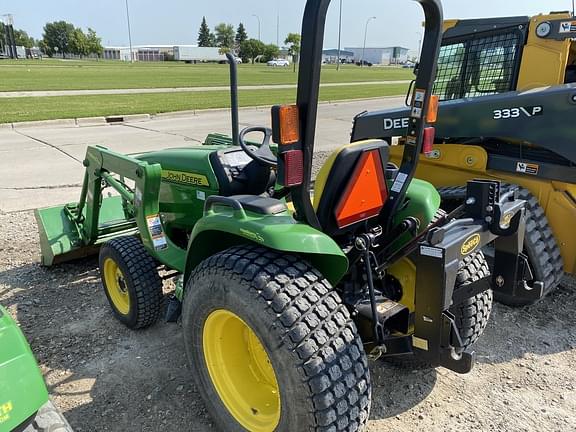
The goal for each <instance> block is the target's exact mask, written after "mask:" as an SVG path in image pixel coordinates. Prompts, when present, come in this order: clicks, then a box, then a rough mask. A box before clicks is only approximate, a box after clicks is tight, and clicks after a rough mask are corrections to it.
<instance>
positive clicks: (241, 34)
mask: <svg viewBox="0 0 576 432" xmlns="http://www.w3.org/2000/svg"><path fill="white" fill-rule="evenodd" d="M246 40H248V33H246V28H245V27H244V24H242V23H240V24H238V29H237V30H236V38H235V42H236V48H237V49H240V46H241V45H242V42H244V41H246Z"/></svg>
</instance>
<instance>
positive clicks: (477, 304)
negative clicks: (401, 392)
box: [386, 251, 494, 369]
mask: <svg viewBox="0 0 576 432" xmlns="http://www.w3.org/2000/svg"><path fill="white" fill-rule="evenodd" d="M485 277H490V269H489V268H488V262H487V261H486V258H485V257H484V254H483V253H482V252H481V251H477V252H474V253H472V254H470V255H468V256H466V257H465V258H464V259H463V260H462V261H460V264H459V270H458V274H457V275H456V286H455V288H454V290H455V291H458V289H459V288H462V287H464V286H466V285H469V284H471V283H472V282H475V281H477V280H480V279H483V278H485ZM493 300H494V298H493V294H492V290H491V289H489V290H486V291H484V292H481V293H479V294H476V295H475V296H473V297H469V298H467V299H465V300H463V301H461V302H460V303H457V304H453V305H452V306H451V307H450V309H449V310H450V312H451V313H452V314H453V315H454V319H455V321H456V327H457V328H458V330H459V333H460V337H461V338H462V342H463V344H464V347H463V348H461V350H464V349H466V348H468V347H470V346H472V345H474V344H475V343H476V341H477V340H478V339H479V338H480V336H481V335H482V333H484V329H486V326H487V325H488V321H489V319H490V313H491V312H492V304H493ZM386 360H387V361H388V362H389V363H392V364H394V365H395V366H397V367H400V368H402V369H428V368H431V367H433V366H432V365H430V364H429V363H426V362H424V361H422V360H419V359H418V356H417V355H406V356H404V355H403V356H397V357H389V358H386Z"/></svg>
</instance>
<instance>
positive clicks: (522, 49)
mask: <svg viewBox="0 0 576 432" xmlns="http://www.w3.org/2000/svg"><path fill="white" fill-rule="evenodd" d="M575 37H576V18H575V17H573V16H572V15H571V14H570V13H568V12H560V13H552V14H548V15H538V16H535V17H532V18H529V17H510V18H486V19H475V20H461V21H457V20H450V21H446V22H445V23H444V37H443V41H442V48H441V50H440V58H439V67H438V73H437V76H436V81H435V84H434V92H435V94H437V95H438V96H439V97H440V100H441V102H440V108H439V112H438V115H439V117H438V122H437V124H436V138H435V141H434V146H433V147H431V148H429V149H428V150H427V152H426V157H425V158H423V160H422V163H421V164H420V165H419V167H418V170H417V176H419V177H420V178H422V179H425V180H427V181H429V182H431V183H432V184H434V185H435V186H436V187H437V188H438V189H439V192H440V194H441V195H442V199H443V208H447V209H450V208H454V207H455V206H458V205H461V204H462V203H464V201H465V197H466V183H467V182H468V181H469V180H472V179H475V178H478V177H482V178H490V179H492V180H496V181H500V182H502V184H503V188H504V189H505V190H510V189H511V188H518V190H519V194H520V197H521V198H523V199H524V200H526V201H527V223H526V225H527V232H526V237H525V244H524V251H523V253H524V254H525V255H526V258H527V265H525V266H524V273H525V274H524V276H523V279H525V280H526V281H527V284H528V285H529V286H531V287H536V288H537V290H538V289H539V288H538V285H539V284H540V283H541V284H542V285H543V287H544V289H543V290H542V295H543V296H544V295H546V294H547V293H549V292H551V291H552V290H553V289H554V288H555V287H556V286H557V285H558V284H559V283H560V281H561V280H562V277H563V276H564V271H565V272H567V273H569V274H576V243H575V242H574V241H573V238H574V235H573V233H572V231H571V230H572V227H571V225H570V223H569V221H573V220H576V145H574V128H573V125H572V117H573V116H574V113H575V112H576V44H575V42H574V40H575V39H574V38H575ZM409 117H410V108H409V107H408V108H401V109H395V110H385V111H376V112H371V113H362V114H360V115H358V116H357V117H356V119H355V121H354V131H353V133H352V142H355V141H363V140H366V139H384V140H387V141H388V142H392V140H393V139H395V138H396V137H401V136H402V135H403V134H404V130H405V126H406V125H407V124H408V122H409ZM403 143H404V141H403V140H400V144H403ZM402 153H403V146H402V145H399V146H393V147H392V148H391V158H392V160H393V161H395V162H397V161H399V160H400V159H401V157H402ZM486 252H487V253H488V254H491V252H490V249H488V250H487V251H486ZM524 293H525V292H524V291H522V290H520V291H518V292H517V293H515V294H513V295H509V294H504V293H502V292H499V291H497V292H496V294H497V298H498V299H499V300H501V301H502V302H504V303H506V304H509V305H526V304H530V303H533V302H535V301H537V300H539V299H540V298H539V297H535V296H534V291H529V292H527V296H525V295H524Z"/></svg>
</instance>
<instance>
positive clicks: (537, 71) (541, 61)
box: [517, 13, 573, 91]
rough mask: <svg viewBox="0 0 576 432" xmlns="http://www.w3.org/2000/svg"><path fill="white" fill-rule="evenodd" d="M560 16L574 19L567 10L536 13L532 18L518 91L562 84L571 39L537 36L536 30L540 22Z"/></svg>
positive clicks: (523, 55)
mask: <svg viewBox="0 0 576 432" xmlns="http://www.w3.org/2000/svg"><path fill="white" fill-rule="evenodd" d="M559 19H567V20H572V19H573V18H572V17H571V14H569V13H562V14H554V15H537V16H535V17H533V18H532V19H531V21H530V33H529V35H528V42H527V43H526V45H525V46H524V51H523V52H522V62H521V66H520V73H519V75H518V85H517V90H518V91H525V90H530V89H534V88H539V87H547V86H554V85H560V84H564V77H565V74H566V66H567V64H568V60H569V57H570V50H571V47H572V41H570V40H569V39H567V40H563V41H557V40H553V39H543V38H540V37H538V36H537V35H536V29H537V28H538V25H539V24H540V23H542V22H545V21H550V20H559Z"/></svg>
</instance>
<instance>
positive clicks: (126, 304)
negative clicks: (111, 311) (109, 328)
mask: <svg viewBox="0 0 576 432" xmlns="http://www.w3.org/2000/svg"><path fill="white" fill-rule="evenodd" d="M104 282H105V284H104V286H105V287H106V291H107V292H108V295H109V296H110V300H111V301H112V303H113V304H114V307H115V308H116V310H117V311H118V312H119V313H121V314H122V315H128V313H129V312H130V295H129V294H128V286H127V284H126V279H125V278H124V273H122V270H120V267H118V264H117V263H116V261H114V260H113V259H112V258H106V260H105V261H104Z"/></svg>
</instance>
